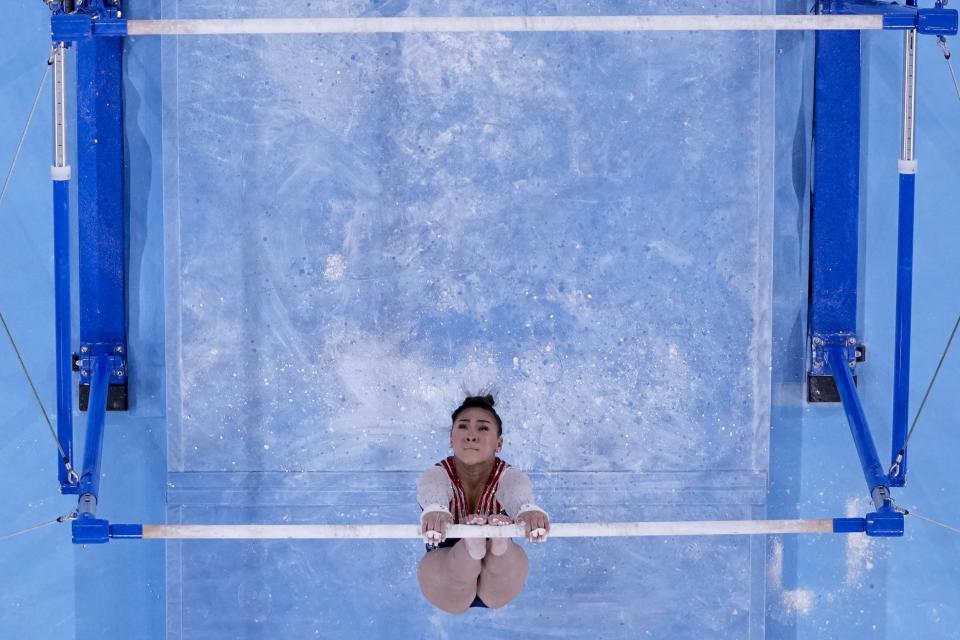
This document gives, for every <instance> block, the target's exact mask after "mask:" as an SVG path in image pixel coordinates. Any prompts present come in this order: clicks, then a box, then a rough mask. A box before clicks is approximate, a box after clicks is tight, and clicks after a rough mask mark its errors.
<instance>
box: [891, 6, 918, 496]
mask: <svg viewBox="0 0 960 640" xmlns="http://www.w3.org/2000/svg"><path fill="white" fill-rule="evenodd" d="M911 4H912V3H911ZM916 83H917V32H916V31H915V30H909V31H906V32H905V33H904V35H903V125H902V126H903V131H902V134H901V136H902V137H901V145H900V161H899V163H898V165H897V166H898V171H899V174H900V197H899V213H898V224H897V306H896V326H895V344H894V352H893V358H894V360H893V430H892V433H893V445H892V449H891V453H892V456H893V458H892V466H891V473H890V484H892V485H893V486H897V487H902V486H903V485H904V483H905V482H906V475H907V452H906V449H905V447H906V439H907V422H908V420H909V415H908V411H909V408H910V316H911V308H912V306H913V305H912V298H913V218H914V190H915V183H916V173H917V160H916V156H915V155H914V131H915V111H916V109H915V107H916V94H915V89H916Z"/></svg>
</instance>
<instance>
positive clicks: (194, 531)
mask: <svg viewBox="0 0 960 640" xmlns="http://www.w3.org/2000/svg"><path fill="white" fill-rule="evenodd" d="M781 533H783V534H787V533H833V520H832V519H830V518H826V519H821V520H712V521H711V520H701V521H678V522H569V523H557V524H553V525H551V528H550V537H552V538H608V537H647V536H724V535H755V534H781ZM447 535H448V537H450V538H521V537H523V532H522V531H521V529H520V526H519V525H506V526H502V527H496V526H491V525H482V526H478V525H452V526H451V527H450V530H449V531H448V532H447ZM143 537H144V538H151V539H162V540H188V539H207V540H247V539H272V540H316V539H334V538H346V539H415V538H421V537H422V536H421V535H420V527H419V525H412V524H276V525H274V524H227V525H220V524H209V525H198V524H169V525H164V524H161V525H156V524H154V525H150V524H145V525H143Z"/></svg>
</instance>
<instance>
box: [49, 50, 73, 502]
mask: <svg viewBox="0 0 960 640" xmlns="http://www.w3.org/2000/svg"><path fill="white" fill-rule="evenodd" d="M66 54H67V45H66V44H65V43H63V42H57V43H55V44H54V47H53V53H52V55H51V62H52V63H53V129H54V135H53V140H54V144H53V165H52V166H51V168H50V177H51V178H52V179H53V253H54V296H55V298H56V306H55V308H56V337H57V343H56V344H57V349H56V350H57V441H58V442H59V443H60V447H61V449H62V451H61V452H59V457H60V463H59V464H58V465H57V480H58V481H59V482H60V492H61V493H65V494H72V493H77V480H78V478H77V475H76V472H74V470H73V467H72V460H73V393H72V387H73V356H72V355H71V349H70V347H71V337H70V329H71V327H70V324H71V323H70V175H71V170H70V164H69V161H68V158H67V114H66V109H67V103H66Z"/></svg>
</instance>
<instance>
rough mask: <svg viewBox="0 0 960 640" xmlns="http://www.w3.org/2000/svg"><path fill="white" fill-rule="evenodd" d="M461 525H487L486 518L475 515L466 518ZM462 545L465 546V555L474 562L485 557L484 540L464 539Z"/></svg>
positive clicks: (485, 543)
mask: <svg viewBox="0 0 960 640" xmlns="http://www.w3.org/2000/svg"><path fill="white" fill-rule="evenodd" d="M463 524H487V518H486V517H485V516H481V515H480V514H477V513H475V514H473V515H471V516H467V521H466V522H464V523H463ZM463 543H464V544H465V545H467V553H469V554H470V557H471V558H473V559H474V560H483V557H484V556H485V555H487V539H486V538H464V539H463Z"/></svg>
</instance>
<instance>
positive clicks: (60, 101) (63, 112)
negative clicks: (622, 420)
mask: <svg viewBox="0 0 960 640" xmlns="http://www.w3.org/2000/svg"><path fill="white" fill-rule="evenodd" d="M66 57H67V45H66V44H65V43H63V42H58V43H57V44H56V45H54V49H53V167H52V168H51V174H52V177H53V179H54V180H69V179H70V165H69V164H68V158H67V78H66V67H67V65H66Z"/></svg>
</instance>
